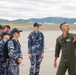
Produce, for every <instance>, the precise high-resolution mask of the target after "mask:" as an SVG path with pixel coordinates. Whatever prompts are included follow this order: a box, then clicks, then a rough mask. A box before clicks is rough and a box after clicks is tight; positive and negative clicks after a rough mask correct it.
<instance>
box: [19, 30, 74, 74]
mask: <svg viewBox="0 0 76 75" xmlns="http://www.w3.org/2000/svg"><path fill="white" fill-rule="evenodd" d="M32 30H33V29H28V30H26V29H25V30H23V32H22V33H21V37H20V38H19V40H20V42H21V49H22V53H23V63H22V64H21V65H20V75H29V69H30V60H29V59H28V35H29V33H30V32H31V31H32ZM41 31H42V32H43V34H44V36H45V50H44V51H45V57H44V59H43V61H42V63H41V68H40V74H39V75H56V71H57V68H54V65H53V64H54V53H55V43H56V38H57V37H58V36H59V35H61V30H59V29H55V30H51V29H49V30H48V29H46V30H45V29H42V30H41ZM70 32H71V33H75V30H71V31H70ZM59 60H60V57H59V59H58V61H57V63H58V64H59ZM66 75H68V74H67V73H66Z"/></svg>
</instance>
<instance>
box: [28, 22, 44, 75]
mask: <svg viewBox="0 0 76 75" xmlns="http://www.w3.org/2000/svg"><path fill="white" fill-rule="evenodd" d="M40 26H41V25H40V24H38V23H34V31H32V32H31V33H30V34H29V36H28V57H29V59H30V61H31V67H30V74H29V75H39V70H40V64H41V61H42V58H44V35H43V33H42V32H40V31H39V28H40Z"/></svg>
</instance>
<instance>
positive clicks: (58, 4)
mask: <svg viewBox="0 0 76 75" xmlns="http://www.w3.org/2000/svg"><path fill="white" fill-rule="evenodd" d="M55 16H57V17H70V18H73V17H74V18H75V17H76V4H75V0H0V18H4V19H9V20H12V19H18V18H23V19H28V18H43V17H55Z"/></svg>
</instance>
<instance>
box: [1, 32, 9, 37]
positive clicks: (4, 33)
mask: <svg viewBox="0 0 76 75" xmlns="http://www.w3.org/2000/svg"><path fill="white" fill-rule="evenodd" d="M5 35H10V33H8V32H3V33H2V37H3V36H5Z"/></svg>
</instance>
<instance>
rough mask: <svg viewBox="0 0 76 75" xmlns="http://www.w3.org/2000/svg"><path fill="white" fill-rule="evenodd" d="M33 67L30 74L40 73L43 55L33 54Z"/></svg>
mask: <svg viewBox="0 0 76 75" xmlns="http://www.w3.org/2000/svg"><path fill="white" fill-rule="evenodd" d="M30 61H31V67H30V74H29V75H39V71H40V64H41V61H42V59H41V55H32V58H31V59H30Z"/></svg>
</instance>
